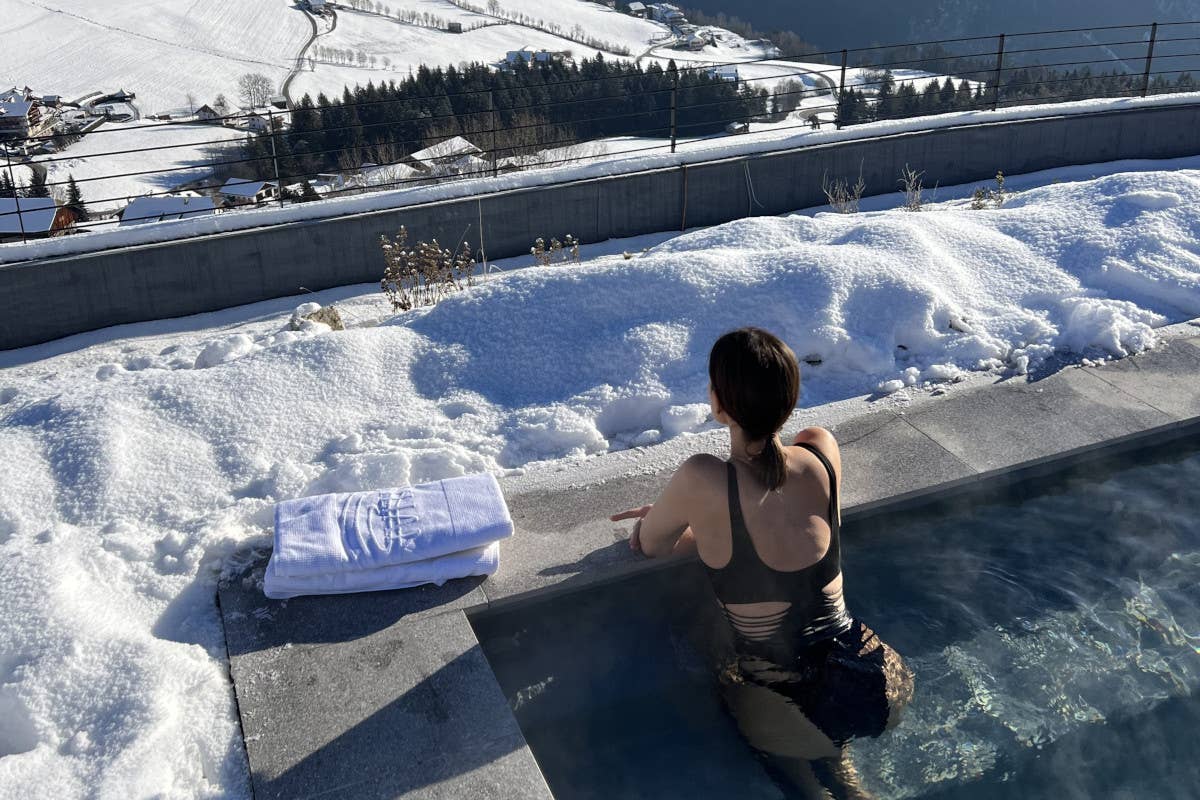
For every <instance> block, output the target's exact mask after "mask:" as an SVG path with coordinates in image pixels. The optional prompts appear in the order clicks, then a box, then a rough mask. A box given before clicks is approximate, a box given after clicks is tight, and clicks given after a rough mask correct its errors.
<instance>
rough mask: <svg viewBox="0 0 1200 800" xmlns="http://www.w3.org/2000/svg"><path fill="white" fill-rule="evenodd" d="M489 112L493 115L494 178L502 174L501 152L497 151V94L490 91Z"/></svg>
mask: <svg viewBox="0 0 1200 800" xmlns="http://www.w3.org/2000/svg"><path fill="white" fill-rule="evenodd" d="M488 111H489V112H491V115H492V124H491V128H492V177H493V178H494V177H496V176H497V175H499V174H500V151H499V150H497V149H496V93H495V92H493V91H492V90H491V89H488Z"/></svg>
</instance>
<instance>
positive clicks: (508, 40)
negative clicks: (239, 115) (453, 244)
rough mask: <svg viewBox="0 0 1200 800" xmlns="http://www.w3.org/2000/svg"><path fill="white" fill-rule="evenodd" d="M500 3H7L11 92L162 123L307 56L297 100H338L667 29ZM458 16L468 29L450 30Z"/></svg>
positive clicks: (583, 7)
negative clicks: (424, 74) (133, 105)
mask: <svg viewBox="0 0 1200 800" xmlns="http://www.w3.org/2000/svg"><path fill="white" fill-rule="evenodd" d="M486 5H487V4H486V2H484V0H479V2H468V0H461V2H459V4H458V5H456V4H454V3H451V2H450V0H389V2H388V3H386V4H384V3H378V4H377V6H373V8H374V7H377V8H379V9H380V10H381V11H382V12H383V13H376V12H375V11H374V10H373V11H372V12H370V13H368V12H366V11H361V10H355V9H352V8H350V7H349V4H348V3H347V4H345V5H344V6H342V7H340V8H338V9H337V11H336V13H335V15H334V16H335V17H336V23H335V22H333V20H332V19H330V18H325V19H315V20H314V19H313V18H312V17H310V16H309V15H308V14H307V13H305V12H304V11H302V10H301V9H300V8H298V7H297V6H295V5H294V4H293V3H292V2H290V0H205V1H204V2H201V3H189V4H181V3H178V2H174V1H173V0H136V1H135V2H129V1H128V0H93V2H85V1H84V0H0V20H2V21H0V31H2V32H3V33H4V35H5V42H6V46H5V47H2V48H0V84H3V85H4V86H5V87H7V86H10V85H16V86H26V85H27V86H30V87H32V88H33V89H34V90H35V91H37V92H39V93H42V94H59V95H62V96H63V97H64V98H65V99H68V100H74V99H77V98H79V97H82V96H84V95H86V94H88V93H91V92H99V91H104V92H111V91H115V90H117V89H122V88H123V89H126V90H128V91H131V92H134V93H135V94H136V95H137V105H138V107H139V109H140V111H141V112H142V114H143V115H149V114H156V113H158V112H160V111H166V110H171V109H179V108H186V107H187V106H188V105H189V103H188V96H189V95H190V96H192V97H193V98H194V99H195V100H196V101H197V102H198V103H211V102H212V101H213V100H214V98H215V97H216V96H217V95H218V94H225V95H226V96H228V97H229V99H230V100H232V101H236V98H237V95H238V92H237V79H238V77H240V76H241V75H243V74H245V73H247V72H260V73H262V74H264V75H266V76H267V77H268V78H269V79H270V80H271V82H272V83H273V84H274V86H275V87H276V89H277V90H282V88H283V85H284V83H285V80H286V78H287V77H288V75H289V74H290V73H292V71H293V68H294V67H296V65H297V60H298V59H299V58H300V57H301V56H305V57H306V58H305V60H304V61H303V62H302V63H303V66H304V69H303V71H300V72H298V74H297V75H296V77H295V79H294V86H289V87H288V88H289V93H290V94H292V95H293V96H294V97H299V96H300V95H302V94H304V93H305V92H310V93H312V94H313V95H314V96H315V95H316V93H318V92H325V93H326V94H329V95H331V96H333V95H340V94H341V91H342V87H343V86H345V85H347V84H349V85H354V84H357V83H361V84H366V83H367V81H369V80H373V81H375V82H377V83H378V82H379V81H382V80H389V79H396V78H399V77H404V76H406V75H408V73H409V71H410V70H415V69H416V67H417V66H418V65H420V64H429V65H431V66H436V65H441V66H446V65H451V64H458V63H460V62H463V61H482V62H486V63H491V62H496V61H499V60H501V59H503V58H504V55H505V53H506V52H508V51H509V50H518V49H521V48H523V47H531V48H534V49H539V48H546V49H549V50H557V51H567V50H569V51H571V52H572V53H573V54H574V56H575V57H576V58H582V57H585V56H587V57H590V56H593V55H595V54H596V53H597V52H600V51H601V50H605V48H604V47H603V46H602V45H603V44H611V45H613V49H614V50H616V51H617V52H619V53H628V54H631V55H634V56H636V55H638V54H640V53H642V52H644V51H645V50H646V49H647V48H648V47H649V43H650V41H651V40H654V39H656V38H657V39H662V38H663V37H664V35H665V34H666V33H667V29H666V27H665V26H663V25H659V24H658V23H654V22H649V21H647V20H641V19H636V18H634V17H631V16H629V15H626V14H622V13H618V12H616V11H613V10H611V9H609V8H606V7H604V6H601V5H599V4H597V3H592V2H586V1H585V0H537V2H533V1H532V0H497V4H496V5H495V6H494V7H493V8H494V10H495V13H490V12H487V11H484V10H483V9H484V7H485V6H486ZM468 6H478V7H479V8H480V9H481V10H480V11H479V12H476V11H470V10H467V7H468ZM397 17H402V18H403V21H401V20H398V19H397ZM414 17H415V18H416V19H414ZM449 22H458V23H460V24H462V26H463V29H464V31H465V32H464V33H462V34H451V33H448V32H446V31H445V30H444V27H445V26H446V24H447V23H449ZM552 30H553V31H557V32H559V34H560V35H555V34H554V33H551V32H549V31H552ZM314 35H315V38H314ZM310 39H311V40H312V41H311V44H310ZM589 41H590V42H594V43H596V44H597V45H601V46H589V45H588V44H587V43H586V42H589ZM606 52H608V54H609V55H614V53H613V52H612V51H607V50H606ZM359 53H361V54H362V55H363V58H362V59H361V60H360V59H359V58H358V54H359ZM310 59H311V60H310Z"/></svg>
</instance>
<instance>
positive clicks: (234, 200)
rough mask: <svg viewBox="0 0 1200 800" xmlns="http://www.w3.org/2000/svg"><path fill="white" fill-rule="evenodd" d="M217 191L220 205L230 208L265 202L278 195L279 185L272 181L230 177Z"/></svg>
mask: <svg viewBox="0 0 1200 800" xmlns="http://www.w3.org/2000/svg"><path fill="white" fill-rule="evenodd" d="M219 191H220V194H221V197H222V205H224V206H227V207H230V208H235V207H237V206H251V205H255V204H258V203H265V202H267V201H268V200H274V199H275V198H277V197H278V196H279V187H278V186H277V185H276V184H275V182H274V181H252V180H248V179H246V178H230V179H229V180H227V181H225V184H224V185H223V186H222V187H221V188H220V190H219Z"/></svg>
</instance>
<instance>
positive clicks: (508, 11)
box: [290, 0, 669, 98]
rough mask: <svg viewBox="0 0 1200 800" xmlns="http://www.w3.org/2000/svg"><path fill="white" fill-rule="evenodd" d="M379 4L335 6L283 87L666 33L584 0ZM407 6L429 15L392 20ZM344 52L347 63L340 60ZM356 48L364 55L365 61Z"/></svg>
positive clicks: (622, 43) (620, 49)
mask: <svg viewBox="0 0 1200 800" xmlns="http://www.w3.org/2000/svg"><path fill="white" fill-rule="evenodd" d="M385 8H386V9H387V10H388V11H390V14H391V15H390V16H389V15H388V14H387V13H384V14H379V13H366V12H363V11H357V10H354V9H351V8H346V7H342V8H340V9H339V10H338V12H337V25H336V27H334V28H333V29H332V30H331V31H329V32H328V33H323V34H322V35H321V36H319V37H318V38H317V40H316V42H315V43H314V46H313V47H312V48H311V49H310V51H309V57H310V58H312V59H313V60H314V63H311V64H309V65H308V66H307V67H306V69H305V70H304V71H302V72H300V73H299V74H298V75H297V76H296V78H295V79H294V80H293V82H292V85H291V87H290V94H291V95H292V96H293V97H295V98H299V97H300V96H302V95H303V94H305V93H308V94H311V95H312V96H313V97H315V96H316V95H317V93H319V92H325V94H327V95H329V96H334V95H335V94H340V93H341V91H342V87H343V86H345V85H351V86H352V85H354V84H364V85H365V84H366V83H367V82H368V81H374V82H375V83H379V82H381V81H388V80H397V79H399V78H404V77H407V76H408V75H409V74H410V73H411V72H415V71H416V69H417V67H419V66H420V65H421V64H425V65H428V66H431V67H432V66H443V67H445V66H453V65H458V64H461V63H464V62H472V61H478V62H482V63H495V62H498V61H501V60H503V58H504V56H505V54H506V53H508V52H509V51H511V50H520V49H522V48H531V49H533V50H540V49H545V50H553V51H569V52H570V53H571V55H572V57H573V58H575V59H577V60H578V59H583V58H593V57H595V56H596V54H597V53H604V54H605V55H606V56H607V57H611V58H621V57H636V56H637V55H640V54H642V53H644V52H645V51H647V50H648V49H649V48H650V46H651V43H652V42H653V41H655V40H662V39H663V38H664V37H666V36H667V35H668V33H669V31H668V29H667V28H666V26H664V25H660V24H658V23H655V22H650V21H648V20H643V19H637V18H635V17H631V16H629V15H628V14H622V13H620V12H617V11H613V10H612V9H609V8H607V7H605V6H602V5H599V4H597V3H592V2H587V0H537V2H533V1H532V0H496V4H495V6H492V8H494V12H491V11H487V10H486V9H487V8H488V4H487V3H486V2H485V0H456V2H454V3H452V2H450V0H392V2H389V3H388V4H387V5H386V6H385ZM470 9H479V10H470ZM411 13H416V14H422V15H423V14H429V15H430V19H431V22H430V23H428V24H411V23H408V22H403V21H400V20H398V19H397V17H398V16H400V15H403V14H411ZM449 22H458V23H460V24H461V25H462V26H463V33H448V32H447V31H445V30H444V29H441V26H442V24H443V23H449ZM551 31H557V32H558V33H552V32H551ZM347 53H349V54H352V55H353V59H352V60H353V63H350V64H348V63H346V58H345V54H347ZM358 53H363V54H364V55H365V56H366V57H367V63H366V64H363V63H360V61H359V59H358V58H357V54H358ZM371 56H374V60H371Z"/></svg>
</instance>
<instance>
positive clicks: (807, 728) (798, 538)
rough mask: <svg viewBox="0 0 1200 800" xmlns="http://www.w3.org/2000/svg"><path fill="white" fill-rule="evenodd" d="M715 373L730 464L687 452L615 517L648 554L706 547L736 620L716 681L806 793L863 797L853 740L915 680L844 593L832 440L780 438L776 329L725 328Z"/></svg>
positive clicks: (785, 389) (784, 407) (754, 740)
mask: <svg viewBox="0 0 1200 800" xmlns="http://www.w3.org/2000/svg"><path fill="white" fill-rule="evenodd" d="M708 372H709V379H710V384H709V390H708V394H709V402H710V403H711V405H712V414H713V418H714V419H716V420H717V421H718V422H720V423H721V424H722V425H725V426H727V427H728V428H729V436H730V454H731V455H730V459H729V461H721V460H720V459H719V458H716V457H715V456H711V455H707V454H700V455H695V456H692V457H691V458H689V459H688V460H687V461H685V462H684V463H683V465H682V466H681V467H680V468H679V469H678V470H677V471H676V473H675V475H674V476H673V477H672V478H671V481H670V483H669V484H668V485H667V488H666V489H665V490H664V491H663V494H662V497H660V498H659V499H658V502H656V503H655V504H654V505H652V506H643V507H642V508H636V509H630V510H629V511H624V512H622V513H620V514H616V515H614V516H613V517H612V519H613V521H618V520H624V519H636V520H637V522H636V524H635V525H634V529H633V533H632V535H631V536H630V540H629V544H630V546H631V547H632V548H633V549H634V550H635V551H639V552H642V553H644V554H645V555H646V556H648V557H650V558H659V557H662V556H667V555H671V554H679V553H685V552H697V553H698V554H699V557H700V560H701V561H702V562H703V563H704V565H705V567H706V568H707V571H708V574H709V577H710V578H711V580H712V587H713V590H714V592H715V594H716V596H717V600H718V602H719V603H720V606H721V609H722V610H723V612H724V614H725V617H726V619H727V620H728V621H729V624H730V627H731V628H732V631H733V636H734V643H735V650H736V653H737V657H736V659H735V661H734V663H732V664H731V665H730V666H729V667H728V668H727V669H725V670H724V672H723V673H722V676H721V683H722V688H723V691H724V695H725V699H726V702H727V704H728V705H729V708H730V710H731V711H732V713H733V715H734V717H735V718H736V719H737V721H738V726H739V727H740V728H741V731H742V734H743V735H744V736H745V737H746V739H747V740H748V741H749V742H750V744H751V745H753V746H754V748H755V749H756V750H758V751H759V752H760V753H762V754H764V755H765V756H766V757H767V759H768V761H769V762H770V763H771V764H772V766H773V767H774V769H775V770H776V771H778V772H781V773H783V774H784V775H785V776H786V777H787V779H788V780H790V781H791V782H792V783H793V784H795V785H796V786H797V787H798V788H800V789H801V790H803V791H804V792H805V793H806V794H810V795H812V796H817V797H825V796H827V795H826V794H825V792H826V790H829V791H833V792H834V794H835V796H837V797H863V796H865V794H864V793H863V792H862V790H861V789H860V788H859V787H858V781H857V777H856V775H855V774H854V770H853V767H852V766H851V763H850V761H849V758H848V753H847V751H846V745H847V743H848V742H849V741H850V740H851V739H854V738H858V737H863V736H878V735H880V734H881V733H883V731H885V730H887V729H888V728H890V727H892V726H893V725H895V723H896V722H897V721H898V718H899V713H900V711H901V710H902V709H903V708H904V706H906V705H907V704H908V702H909V700H910V699H911V697H912V691H913V678H912V673H911V672H909V670H908V668H907V667H906V666H905V665H904V663H903V661H902V660H901V659H900V656H899V655H897V654H896V652H895V651H894V650H892V649H891V648H890V647H888V646H887V645H886V644H884V643H883V642H882V641H880V639H879V637H878V636H876V635H875V633H874V632H873V631H871V629H870V628H868V627H867V626H866V625H864V624H863V623H862V622H860V621H858V620H857V619H855V618H854V617H852V616H851V615H850V613H849V612H848V611H847V610H846V604H845V601H844V600H843V598H842V570H841V560H840V542H839V528H840V510H839V506H838V484H839V483H840V479H841V458H840V456H839V453H838V445H837V441H836V440H835V439H834V438H833V435H832V434H830V433H829V432H828V431H826V430H824V429H822V428H808V429H806V430H803V431H800V433H798V434H797V435H796V438H795V441H794V443H793V446H791V447H784V446H783V445H782V444H781V442H780V441H779V438H778V434H779V430H780V428H781V427H783V424H784V423H785V422H786V421H787V419H788V417H789V416H790V415H791V412H792V409H794V408H795V407H796V402H797V400H798V398H799V393H800V368H799V365H798V364H797V363H796V356H795V355H794V354H793V353H792V351H791V349H790V348H788V346H787V345H786V344H784V343H783V342H781V341H780V340H779V339H778V338H776V337H775V336H773V335H771V334H770V333H768V332H766V331H764V330H760V329H758V328H742V329H740V330H736V331H732V332H731V333H727V334H725V335H724V336H722V337H721V338H720V339H718V340H717V342H716V344H714V345H713V348H712V352H711V354H710V355H709V363H708Z"/></svg>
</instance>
